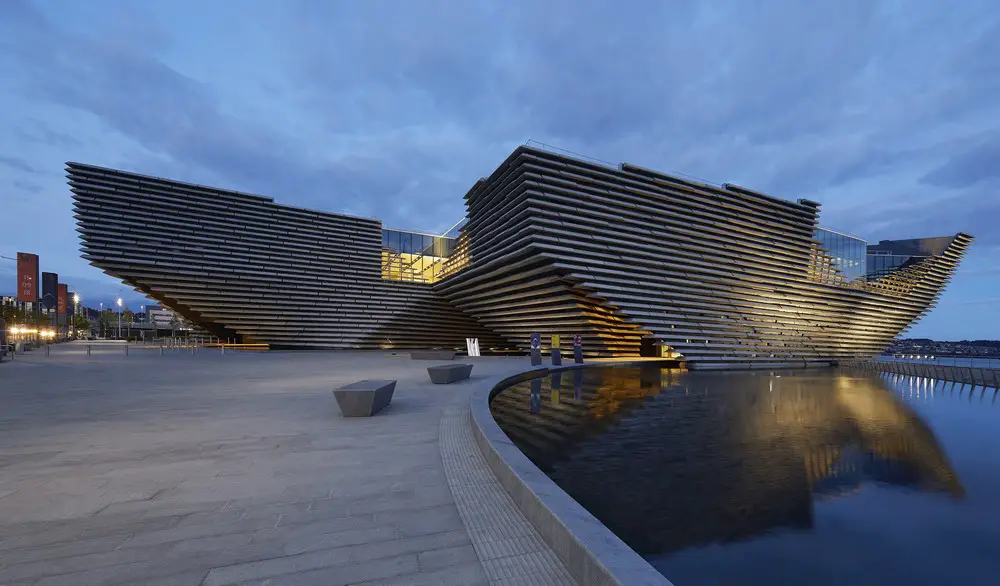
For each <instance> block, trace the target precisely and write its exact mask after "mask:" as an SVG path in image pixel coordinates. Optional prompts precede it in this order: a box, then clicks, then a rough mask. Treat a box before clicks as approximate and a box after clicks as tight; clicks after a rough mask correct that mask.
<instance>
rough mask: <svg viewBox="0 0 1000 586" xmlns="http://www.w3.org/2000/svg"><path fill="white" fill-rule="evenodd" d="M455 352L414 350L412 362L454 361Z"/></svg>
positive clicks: (411, 357) (411, 353) (411, 355)
mask: <svg viewBox="0 0 1000 586" xmlns="http://www.w3.org/2000/svg"><path fill="white" fill-rule="evenodd" d="M454 359H455V351H454V350H414V351H413V352H410V360H454Z"/></svg>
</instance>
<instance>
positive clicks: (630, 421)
mask: <svg viewBox="0 0 1000 586" xmlns="http://www.w3.org/2000/svg"><path fill="white" fill-rule="evenodd" d="M561 376H572V377H573V394H572V398H571V397H570V396H569V395H568V394H566V393H562V384H563V383H562V380H561V377H560V378H558V379H553V378H547V379H533V380H531V381H528V382H524V383H520V384H518V385H515V386H512V387H510V388H508V389H505V390H503V391H501V392H500V393H499V394H498V395H497V396H496V397H494V399H493V402H492V405H491V408H492V411H493V416H494V417H495V418H496V421H497V423H498V424H499V425H500V427H501V428H502V429H503V430H504V431H505V432H506V433H507V435H508V436H510V438H511V439H512V440H513V441H514V442H515V444H516V445H517V446H518V447H519V448H520V449H521V450H522V451H523V452H524V453H525V455H527V456H528V457H529V458H531V460H532V461H534V462H535V464H536V465H537V466H538V467H539V468H541V469H542V470H543V471H545V472H546V473H547V474H548V475H549V476H550V477H551V478H552V479H553V480H554V481H555V482H556V483H557V484H559V486H561V487H562V488H563V490H565V491H566V492H567V493H569V494H570V495H571V496H572V497H573V498H575V499H576V500H577V501H578V502H579V503H580V504H581V505H583V506H584V507H586V508H587V510H589V511H590V512H591V513H592V514H594V516H595V517H597V518H598V519H600V520H601V521H602V522H603V523H604V524H605V525H606V526H607V527H608V528H609V529H611V530H612V531H613V532H614V533H615V534H617V535H618V536H619V537H621V538H622V539H623V540H624V541H625V542H626V543H628V544H629V545H630V546H632V547H633V548H634V549H635V550H636V551H638V552H639V553H640V554H643V555H656V554H665V553H669V552H673V551H677V550H680V549H684V548H688V547H693V546H698V545H704V544H708V543H718V542H723V543H724V542H730V541H736V540H742V539H747V538H751V537H754V536H757V535H761V534H763V533H765V532H770V531H774V530H779V529H782V528H787V529H795V528H798V529H808V528H810V527H812V523H813V517H812V503H813V500H814V499H817V498H837V497H840V496H843V495H845V494H847V493H850V492H852V491H855V490H857V489H858V488H859V487H861V486H862V485H863V484H864V483H866V482H877V483H883V484H887V485H894V486H899V487H905V488H908V489H915V490H921V491H928V492H938V493H942V494H943V495H945V496H950V497H952V498H961V497H962V496H963V495H964V490H963V488H962V485H961V483H960V482H959V479H958V477H957V476H956V474H955V472H954V470H953V469H952V466H951V464H950V463H949V461H948V458H947V457H946V456H945V454H944V452H943V450H942V448H941V446H940V444H939V442H938V441H937V439H936V438H935V437H934V434H933V433H932V431H931V430H930V428H929V427H928V426H927V425H926V424H925V423H924V422H923V421H922V420H921V419H920V418H919V417H918V416H917V414H916V413H915V412H914V411H913V410H912V409H910V408H909V407H908V406H907V405H905V404H904V403H902V402H900V401H899V400H898V399H897V398H896V397H895V395H894V394H893V393H892V392H891V391H890V390H889V389H888V387H887V386H886V384H885V383H884V382H883V381H882V380H880V379H879V378H877V377H874V376H872V377H869V376H865V375H857V376H853V375H846V374H843V373H833V372H830V371H812V372H798V373H789V372H785V373H781V374H780V376H778V375H777V374H772V373H767V372H760V373H753V372H751V373H747V372H740V373H693V372H692V373H687V372H683V371H672V370H661V369H656V368H595V369H585V370H575V371H573V372H572V374H570V373H567V374H565V375H561ZM526 395H528V396H526ZM546 398H547V400H546Z"/></svg>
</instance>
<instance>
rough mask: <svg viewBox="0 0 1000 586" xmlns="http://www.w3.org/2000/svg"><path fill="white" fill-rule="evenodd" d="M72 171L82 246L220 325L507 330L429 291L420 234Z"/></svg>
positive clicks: (302, 343) (454, 332)
mask: <svg viewBox="0 0 1000 586" xmlns="http://www.w3.org/2000/svg"><path fill="white" fill-rule="evenodd" d="M67 171H68V172H69V184H70V187H71V189H72V191H73V198H74V200H75V211H76V217H77V220H78V224H79V228H78V230H79V232H80V235H81V238H82V240H83V258H85V259H87V260H88V261H90V263H91V264H93V265H94V266H96V267H97V268H99V269H101V270H103V271H104V272H106V273H108V274H109V275H111V276H113V277H116V278H118V279H121V280H122V281H123V282H125V283H126V284H128V285H130V286H132V287H135V288H136V289H138V290H139V291H142V292H143V293H145V294H146V295H148V296H149V297H151V298H153V299H155V300H156V301H158V302H160V303H162V304H163V305H164V306H166V307H169V308H170V309H173V310H174V311H176V312H177V313H179V314H181V315H183V316H184V317H185V318H187V319H189V320H191V321H192V322H194V323H196V324H198V325H200V326H202V327H204V328H205V329H207V330H208V331H210V332H212V333H214V334H216V335H218V336H221V337H236V338H237V339H240V340H243V341H247V342H263V343H269V344H271V345H274V346H277V347H296V348H379V347H387V348H388V347H391V348H425V347H429V346H442V345H444V346H450V347H464V346H465V338H466V337H467V336H468V337H473V336H475V337H480V338H481V339H482V341H481V345H482V347H484V348H488V347H490V346H491V345H494V346H497V345H502V344H503V341H502V340H501V339H500V338H498V337H497V336H496V335H494V334H492V333H491V332H490V331H489V330H486V329H485V328H483V327H482V326H480V325H479V324H478V323H477V322H476V321H475V320H473V319H471V318H470V317H468V316H467V315H465V314H464V313H462V312H461V311H459V310H457V309H455V308H454V307H453V306H451V305H449V304H448V303H447V302H446V301H444V300H442V299H440V298H438V297H437V296H436V295H434V293H433V291H432V290H431V289H430V286H429V285H427V284H426V282H428V281H431V280H433V279H436V278H439V277H440V274H441V273H443V271H444V267H443V265H444V263H443V262H442V261H441V259H433V260H431V261H428V262H427V263H426V266H425V264H424V263H423V262H422V261H423V259H421V258H419V257H418V255H417V254H414V253H413V251H417V252H419V251H423V250H424V249H425V247H424V239H423V236H422V235H411V234H410V233H406V232H402V233H401V232H399V231H395V230H386V231H384V230H383V229H382V224H381V223H380V222H379V221H377V220H371V219H365V218H354V217H349V216H344V215H338V214H328V213H322V212H316V211H310V210H304V209H300V208H295V207H291V206H284V205H278V204H275V203H274V201H273V200H272V199H271V198H267V197H261V196H257V195H248V194H245V193H238V192H235V191H224V190H220V189H213V188H210V187H203V186H199V185H191V184H187V183H179V182H176V181H167V180H164V179H157V178H153V177H145V176H142V175H135V174H132V173H124V172H121V171H114V170H111V169H103V168H99V167H92V166H89V165H81V164H78V163H68V164H67ZM418 240H419V243H417V242H418ZM383 241H385V242H386V243H387V244H388V243H389V242H390V241H391V242H393V243H395V244H396V248H397V250H394V249H391V248H389V247H388V246H386V247H383ZM404 241H405V246H406V248H405V250H404V251H403V252H402V253H400V251H399V250H398V248H399V243H400V242H404ZM434 246H435V242H434V240H433V239H431V240H430V248H431V249H432V250H433V248H434ZM438 247H439V251H440V252H442V253H445V252H446V250H445V249H446V248H447V245H445V244H441V243H438ZM404 256H405V261H406V262H405V263H404V262H403V261H402V260H401V259H403V257H404ZM403 275H407V276H408V277H410V278H407V279H405V280H403V279H400V278H390V277H401V276H403Z"/></svg>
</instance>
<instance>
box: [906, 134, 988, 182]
mask: <svg viewBox="0 0 1000 586" xmlns="http://www.w3.org/2000/svg"><path fill="white" fill-rule="evenodd" d="M990 179H1000V132H998V133H996V134H994V135H993V136H991V137H990V138H989V139H988V140H986V141H984V142H982V143H980V144H977V145H976V146H974V147H972V148H970V149H968V150H966V151H964V152H961V153H958V154H955V155H954V156H952V157H951V158H950V159H949V160H948V162H946V163H945V164H944V165H941V166H940V167H938V168H937V169H934V170H933V171H931V172H930V173H928V174H926V175H924V176H923V177H922V178H921V179H920V181H921V182H923V183H927V184H928V185H933V186H935V187H954V188H962V187H968V186H970V185H975V184H977V183H979V182H982V181H988V180H990Z"/></svg>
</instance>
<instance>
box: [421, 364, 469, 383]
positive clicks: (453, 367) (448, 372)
mask: <svg viewBox="0 0 1000 586" xmlns="http://www.w3.org/2000/svg"><path fill="white" fill-rule="evenodd" d="M427 374H429V375H430V376H431V382H432V383H434V384H436V385H450V384H451V383H456V382H458V381H460V380H465V379H467V378H469V375H470V374H472V365H471V364H442V365H439V366H428V367H427Z"/></svg>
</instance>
